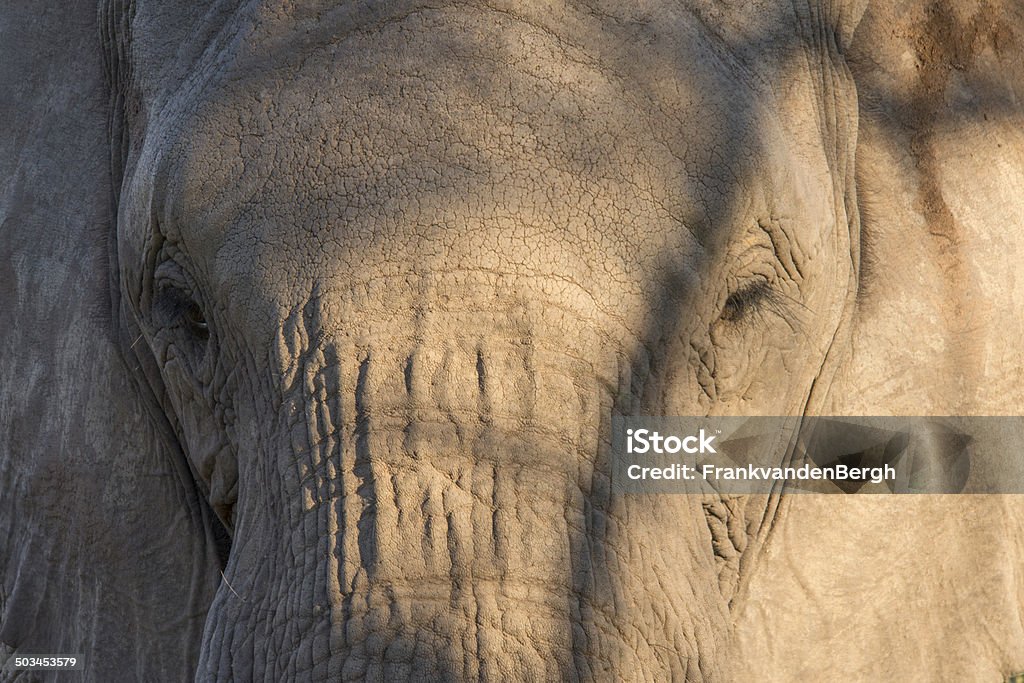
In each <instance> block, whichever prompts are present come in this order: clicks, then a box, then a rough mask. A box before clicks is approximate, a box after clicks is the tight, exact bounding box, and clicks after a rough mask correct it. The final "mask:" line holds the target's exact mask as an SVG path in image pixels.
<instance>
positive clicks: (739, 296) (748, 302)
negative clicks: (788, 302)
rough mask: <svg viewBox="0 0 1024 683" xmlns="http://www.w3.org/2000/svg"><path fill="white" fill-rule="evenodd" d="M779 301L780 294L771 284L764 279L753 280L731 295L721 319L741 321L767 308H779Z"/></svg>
mask: <svg viewBox="0 0 1024 683" xmlns="http://www.w3.org/2000/svg"><path fill="white" fill-rule="evenodd" d="M779 303H780V302H779V295H778V293H777V292H776V291H775V290H774V289H773V288H772V286H771V285H770V284H768V283H767V282H764V281H758V282H752V283H749V284H746V285H743V286H742V287H740V288H739V289H737V290H736V291H735V292H733V293H732V294H730V295H729V297H728V298H727V299H726V300H725V305H724V306H723V307H722V314H721V319H722V320H725V321H727V322H739V321H740V320H743V319H744V318H747V317H749V316H751V315H754V314H757V313H760V312H761V311H763V310H764V309H765V308H770V309H777V308H778V307H779Z"/></svg>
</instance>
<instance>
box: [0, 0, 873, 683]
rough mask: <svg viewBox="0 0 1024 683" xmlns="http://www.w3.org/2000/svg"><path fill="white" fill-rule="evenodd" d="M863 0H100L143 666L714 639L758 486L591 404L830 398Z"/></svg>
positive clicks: (651, 655)
mask: <svg viewBox="0 0 1024 683" xmlns="http://www.w3.org/2000/svg"><path fill="white" fill-rule="evenodd" d="M862 4H863V3H860V2H850V3H844V2H820V3H819V2H813V1H811V0H801V1H798V2H793V3H768V2H764V3H762V2H754V3H732V2H726V3H710V2H709V3H704V2H701V1H698V0H694V1H692V2H685V3H674V2H642V3H638V4H631V3H627V4H626V5H620V4H617V3H606V2H603V1H601V0H581V1H578V2H577V1H566V2H552V3H549V2H532V1H531V2H526V3H504V2H492V3H478V2H471V3H443V2H442V3H423V2H418V1H413V0H407V1H402V2H394V3H387V4H384V5H382V4H380V3H373V2H353V3H340V4H335V3H318V2H309V3H293V2H283V1H281V2H278V1H270V0H253V1H251V2H244V3H213V4H211V5H210V6H208V7H199V6H197V5H195V4H194V3H187V2H179V1H177V0H174V1H168V0H161V1H160V2H156V1H151V0H135V1H134V2H130V3H121V2H116V1H112V2H109V3H107V2H105V3H103V5H102V7H101V10H100V13H99V15H98V19H96V21H97V22H98V23H99V28H100V31H99V33H100V35H101V37H102V40H101V41H100V42H101V43H102V45H101V47H102V56H103V69H104V73H105V75H106V85H105V87H104V89H102V90H101V91H100V92H102V94H103V96H102V97H99V98H97V99H95V100H90V101H91V102H92V103H93V105H96V107H97V109H98V110H99V111H102V112H103V113H104V114H103V115H106V114H109V119H108V120H107V121H106V122H107V123H108V124H109V126H108V127H106V128H104V132H105V133H108V134H109V137H108V139H107V140H106V141H105V142H106V144H107V145H108V146H107V149H108V151H109V159H110V162H109V171H108V172H109V177H107V176H103V182H109V186H110V188H111V190H112V191H111V195H112V202H111V207H112V208H109V209H108V210H109V211H110V213H109V215H106V217H107V218H108V219H109V221H110V230H109V232H107V233H104V236H103V239H102V240H100V243H101V244H102V245H104V249H105V250H106V251H105V252H104V254H103V258H102V259H99V261H101V262H102V263H103V264H105V268H106V269H105V270H104V274H105V276H106V275H109V280H108V279H107V278H106V277H104V282H105V283H107V282H109V290H108V295H107V298H106V299H102V300H101V305H105V306H106V309H105V312H104V314H103V315H104V316H105V317H104V320H105V321H106V322H105V323H104V324H105V327H103V329H104V330H105V334H107V335H109V336H110V337H111V338H113V339H116V340H117V341H116V349H117V356H116V358H117V359H118V360H117V361H116V362H114V361H111V363H113V365H112V367H114V368H115V370H111V372H115V371H116V372H118V373H121V374H120V375H118V376H119V377H125V378H128V379H130V380H131V383H130V386H131V389H130V390H129V389H125V391H126V392H134V393H131V394H130V395H132V396H134V397H136V399H135V400H133V401H131V402H130V405H128V406H122V407H121V408H120V410H122V411H123V412H125V411H126V414H130V415H132V420H135V421H136V422H133V424H136V423H137V425H136V427H133V429H135V430H136V431H135V432H132V434H136V433H137V436H134V437H132V438H133V439H135V440H134V441H131V443H134V444H138V443H142V444H152V446H151V448H148V449H145V450H146V452H152V453H155V454H157V456H159V457H157V456H153V459H152V460H151V461H150V460H147V461H146V462H152V464H151V465H150V466H151V467H152V468H154V471H156V470H157V469H159V471H160V472H161V473H162V474H161V477H162V478H161V479H160V484H159V487H160V488H159V490H160V491H161V492H162V493H161V495H162V498H161V499H160V500H159V501H158V502H154V503H153V505H152V507H151V508H149V509H152V510H157V509H159V514H158V516H157V519H158V520H162V521H161V523H163V524H166V528H167V529H169V530H170V531H168V532H167V533H168V534H171V535H173V537H174V538H176V539H184V538H190V539H193V540H192V541H189V543H190V544H191V545H189V544H188V543H185V542H184V541H180V540H179V541H175V543H177V545H174V544H173V543H169V544H166V545H161V544H160V543H159V542H158V541H157V540H156V537H155V536H153V540H152V542H151V543H150V544H149V545H147V546H146V547H147V548H156V550H153V551H151V552H150V555H151V559H153V561H155V562H160V561H167V562H170V563H171V564H173V567H174V568H175V569H173V571H172V570H171V569H168V570H167V574H168V576H169V577H170V578H171V579H176V580H178V581H179V582H180V581H181V576H183V575H184V576H187V577H188V580H187V581H188V582H187V583H183V584H181V585H188V586H190V587H191V589H190V593H189V598H188V599H187V600H183V601H182V602H183V603H184V604H185V607H184V608H181V609H180V611H179V612H178V613H177V617H175V619H172V620H171V621H172V622H173V623H176V624H178V626H173V625H171V626H167V625H166V624H165V626H163V627H161V628H155V627H154V629H155V631H154V632H159V634H160V635H159V638H158V642H159V643H161V648H172V649H173V647H180V648H181V649H182V651H183V652H185V654H184V655H182V656H181V661H177V660H175V664H173V665H172V664H167V665H166V666H167V668H166V669H164V671H190V670H191V669H190V668H189V667H195V666H196V662H197V661H198V674H197V676H198V677H199V678H200V679H202V680H227V679H238V680H257V679H259V680H283V679H303V680H327V679H328V678H331V677H337V676H338V675H340V676H341V677H342V678H344V679H346V680H348V679H358V678H368V679H371V680H392V679H396V678H402V677H408V678H416V679H435V678H442V679H444V678H451V679H462V678H467V679H473V678H487V679H521V680H539V679H605V678H616V677H623V676H627V677H629V676H632V677H635V678H645V679H647V678H651V679H662V678H669V677H671V678H673V679H678V680H702V679H707V680H712V679H715V678H717V677H720V675H721V672H722V667H723V666H724V664H723V662H724V660H725V658H726V657H727V654H726V653H727V651H728V647H729V646H728V644H727V643H726V642H725V641H726V639H727V636H728V634H729V632H730V627H731V626H730V624H731V620H732V619H733V617H732V612H731V610H732V609H733V607H734V604H733V601H734V597H735V596H736V595H737V593H738V591H739V590H740V588H741V586H742V584H743V582H744V581H745V580H746V578H745V577H747V576H748V575H749V573H750V570H751V567H753V566H754V561H755V560H756V558H757V553H758V549H759V548H760V546H761V544H762V542H763V540H764V538H765V534H766V533H767V531H768V530H769V529H771V527H772V525H773V523H774V518H775V514H776V511H777V508H778V497H777V496H773V497H751V498H739V499H727V498H719V497H697V496H674V497H665V498H662V499H657V500H654V499H651V498H648V497H643V496H634V497H628V498H627V497H623V496H617V495H615V494H614V493H613V492H612V491H611V489H610V484H609V478H608V477H609V469H608V452H609V441H610V420H611V415H612V414H613V413H622V414H644V415H698V416H702V415H725V414H737V415H773V414H774V415H801V414H805V413H813V412H815V411H817V410H818V409H819V407H820V406H821V405H823V404H825V403H826V402H827V401H829V399H830V393H831V391H832V389H833V379H834V377H835V376H836V373H837V368H838V367H839V365H840V363H841V361H842V360H843V359H844V358H846V355H845V354H847V352H848V344H847V340H848V338H849V334H850V331H849V330H850V325H851V319H852V316H853V312H854V310H855V304H856V301H857V295H858V289H859V287H860V281H861V270H862V269H861V265H860V261H861V258H860V240H861V225H860V216H859V210H858V201H857V199H858V192H857V188H856V187H855V169H854V161H855V150H856V145H857V126H858V120H857V119H858V104H857V95H856V91H855V89H854V86H853V81H852V79H851V76H850V72H849V69H848V67H847V65H846V62H845V58H844V50H845V49H846V47H847V45H848V43H849V41H850V38H851V35H852V33H853V30H854V28H855V26H856V24H857V21H858V19H859V17H860V14H861V12H862V11H863V7H862ZM82 21H83V22H84V23H88V21H92V19H90V20H88V21H87V20H85V19H83V20H82ZM104 98H105V99H104ZM97 103H98V104H97ZM97 182H98V181H97ZM100 215H104V214H102V212H100ZM97 300H100V299H99V298H98V297H97ZM120 359H123V365H122V361H121V360H120ZM104 362H106V361H104ZM104 367H106V366H104ZM126 381H127V380H126ZM122 400H123V399H122ZM109 429H110V430H111V432H114V431H116V430H118V429H120V427H119V426H118V425H116V424H115V425H110V426H109ZM168 463H170V464H168ZM168 472H175V473H177V474H176V475H175V477H170V476H169V475H168ZM139 476H140V477H141V476H142V475H139ZM175 501H177V504H178V505H180V510H187V513H186V512H180V513H179V512H177V511H176V510H177V509H176V508H174V507H173V506H174V504H175ZM133 509H138V508H133ZM141 509H147V508H146V507H145V505H143V506H142V508H141ZM211 511H212V514H208V513H210V512H211ZM183 545H184V546H187V548H188V549H189V550H188V552H189V553H192V554H191V555H188V554H186V555H185V556H184V558H183V557H182V556H180V555H175V553H173V552H169V551H168V547H171V548H179V549H180V548H182V547H183ZM190 558H192V559H190ZM15 564H16V563H15V562H13V561H12V564H11V565H10V566H12V567H13V566H15ZM17 566H18V567H21V566H24V562H23V563H22V564H18V565H17ZM168 566H171V565H168ZM183 566H185V567H188V566H191V567H192V569H191V570H189V569H187V568H186V569H182V567H183ZM12 572H13V570H11V569H10V568H8V573H12ZM19 576H21V574H19ZM21 580H23V581H29V580H30V579H29V578H28V577H27V574H26V577H25V578H23V579H21ZM138 581H143V579H138ZM165 589H168V590H171V591H174V590H178V589H177V588H176V587H175V584H174V583H173V581H172V582H171V583H170V587H169V588H168V587H167V586H165ZM24 593H25V591H24V590H23V591H21V592H20V594H21V595H24ZM162 595H163V594H162ZM0 598H3V595H0ZM161 601H162V602H161ZM154 602H160V604H164V605H168V604H171V603H173V600H172V599H170V598H168V597H167V596H166V595H164V597H162V598H160V601H158V600H156V599H155V598H154ZM10 604H12V605H15V606H16V608H17V610H20V614H22V615H25V614H31V613H33V612H32V610H33V609H34V608H33V607H32V606H31V605H28V604H27V603H24V602H15V601H11V603H10ZM8 611H9V612H10V613H14V612H15V608H13V607H9V608H8ZM139 611H140V612H143V613H144V612H145V611H146V610H145V609H144V608H140V610H139ZM23 623H24V622H23ZM133 623H134V622H133ZM5 628H6V629H8V630H7V634H8V636H7V637H5V639H6V640H8V641H13V640H18V639H22V640H24V639H25V638H27V636H26V635H25V633H26V632H20V631H18V629H17V627H15V626H11V625H9V624H5ZM142 631H145V629H142ZM183 634H184V635H183ZM175 639H177V640H175ZM182 641H185V644H184V645H182V644H181V643H182ZM168 643H176V644H175V645H168ZM174 667H178V668H177V669H175V668H174Z"/></svg>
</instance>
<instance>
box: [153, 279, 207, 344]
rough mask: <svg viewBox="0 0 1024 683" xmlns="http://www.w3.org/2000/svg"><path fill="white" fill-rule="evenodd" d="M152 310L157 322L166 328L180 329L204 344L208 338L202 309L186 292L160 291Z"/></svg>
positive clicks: (177, 290)
mask: <svg viewBox="0 0 1024 683" xmlns="http://www.w3.org/2000/svg"><path fill="white" fill-rule="evenodd" d="M154 310H155V313H156V317H157V322H158V323H159V324H161V325H163V326H166V327H180V328H183V329H184V330H185V331H186V332H188V333H189V335H191V336H192V337H193V338H194V339H196V340H197V341H200V342H205V341H206V340H207V339H209V337H210V325H209V323H207V322H206V316H205V315H204V314H203V309H202V307H201V306H200V305H199V304H198V303H196V301H195V300H194V299H193V298H192V297H191V296H189V295H188V294H187V293H186V292H184V291H182V290H181V289H179V288H177V287H163V288H161V289H160V291H159V293H158V295H157V297H156V300H155V306H154Z"/></svg>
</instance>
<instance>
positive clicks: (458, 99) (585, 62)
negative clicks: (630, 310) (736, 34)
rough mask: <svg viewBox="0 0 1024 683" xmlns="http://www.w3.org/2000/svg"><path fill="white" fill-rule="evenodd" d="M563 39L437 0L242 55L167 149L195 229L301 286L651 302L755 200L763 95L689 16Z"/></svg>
mask: <svg viewBox="0 0 1024 683" xmlns="http://www.w3.org/2000/svg"><path fill="white" fill-rule="evenodd" d="M570 38H575V41H574V40H571V39H563V38H562V37H560V36H558V35H556V34H554V33H552V32H551V31H549V30H547V29H544V28H541V27H538V26H536V25H533V24H530V23H527V22H524V21H521V20H519V19H516V18H511V17H508V16H507V15H504V14H501V13H493V12H487V13H480V12H477V13H474V12H460V13H451V12H445V11H423V12H419V13H417V14H416V15H413V16H407V17H406V18H404V19H403V20H402V21H400V22H394V23H391V24H385V25H384V26H382V27H380V28H379V29H378V30H375V31H372V32H357V33H355V34H350V35H347V36H346V37H344V38H343V39H342V40H339V41H336V42H331V41H328V42H327V43H325V44H321V45H317V46H316V47H314V48H309V51H308V52H307V53H305V54H303V55H302V59H300V60H297V61H296V60H294V59H288V60H284V63H283V64H280V65H276V64H275V62H274V61H271V60H270V59H269V57H268V56H267V55H266V54H262V55H261V56H259V58H257V57H256V56H255V52H251V53H249V54H246V55H241V56H239V57H238V59H237V60H236V63H235V65H234V66H233V67H232V69H231V70H230V72H229V73H228V74H227V75H226V76H225V77H224V78H223V79H222V80H221V81H220V82H218V83H217V84H216V86H215V87H208V88H207V89H206V90H205V92H204V95H203V96H202V99H201V101H200V102H198V104H195V105H194V106H193V107H192V112H191V113H190V114H189V115H188V117H187V122H186V123H185V124H184V125H182V126H181V127H180V128H179V130H182V131H185V132H184V133H183V134H181V135H180V136H179V138H178V139H177V140H176V141H175V144H174V147H173V150H172V151H171V153H170V154H168V155H167V158H168V159H170V163H169V164H167V168H168V169H169V173H168V183H167V187H168V192H167V201H168V203H169V204H170V205H171V207H172V209H173V213H174V215H175V221H174V222H175V223H176V224H177V225H178V226H179V227H178V229H179V230H180V231H181V233H182V234H181V240H182V242H183V243H184V244H186V245H187V247H188V248H189V251H190V252H191V254H192V256H193V257H194V258H196V259H198V260H203V259H207V260H208V262H207V263H205V264H204V265H205V267H206V268H208V269H209V270H210V271H212V273H213V274H214V275H216V276H218V277H219V278H225V277H227V278H230V279H237V278H239V277H241V278H243V279H246V280H250V281H251V279H252V278H253V277H256V278H258V279H263V275H264V273H266V272H272V273H273V276H274V277H275V278H280V277H281V265H280V264H281V257H282V255H283V254H284V255H287V254H290V255H291V260H292V261H294V262H295V263H301V264H302V268H301V269H299V270H298V271H297V272H295V273H294V274H293V275H294V277H295V278H296V279H303V280H307V281H308V279H309V277H310V276H313V277H319V276H321V275H323V274H324V273H327V272H329V273H331V274H332V275H333V276H335V277H338V278H342V279H347V280H359V279H361V278H363V277H371V276H372V277H379V276H381V275H382V274H389V273H390V274H394V275H396V276H403V275H405V274H406V272H407V271H417V272H420V271H423V270H427V269H434V268H437V269H448V270H456V269H467V270H490V271H498V272H510V271H511V272H516V273H520V274H529V275H535V276H540V277H543V276H550V277H552V278H558V279H562V280H570V281H573V282H575V283H577V284H580V285H581V286H587V287H588V288H589V289H590V290H591V291H600V290H601V289H602V288H603V289H606V290H607V291H608V292H609V296H614V297H619V296H623V295H628V294H629V293H630V291H631V290H632V292H633V293H635V294H636V295H637V296H642V295H643V289H644V286H645V282H643V281H641V279H640V278H639V277H638V275H637V274H638V273H644V274H647V275H649V274H650V273H651V272H652V268H656V267H657V265H658V262H659V261H664V260H665V255H666V254H670V255H671V259H670V260H671V261H672V262H673V264H674V265H677V264H678V263H680V262H685V261H687V259H691V260H692V259H693V258H695V257H696V256H698V255H699V254H700V253H702V252H703V251H704V246H706V244H707V243H708V242H710V241H713V238H714V235H711V234H710V226H711V224H712V223H713V222H714V221H712V216H711V214H712V213H713V212H717V213H718V215H716V216H714V218H716V219H719V220H718V221H717V222H718V223H719V224H720V225H721V224H722V223H723V221H721V220H720V219H721V218H722V206H721V204H722V202H723V199H722V197H723V194H724V193H726V192H734V193H739V192H743V193H746V194H747V195H749V194H750V192H751V191H750V188H749V187H747V186H745V185H743V184H742V183H739V182H738V179H739V178H740V177H741V176H743V175H744V173H745V171H743V167H744V166H750V164H751V163H752V160H754V159H756V157H757V153H756V149H757V148H758V146H759V145H760V143H759V142H758V139H757V132H756V128H757V127H756V126H751V125H749V123H750V118H751V117H752V109H753V105H752V102H753V100H754V94H753V89H752V88H751V87H750V86H749V85H748V83H747V81H745V80H744V79H743V78H742V77H741V75H740V74H739V73H737V72H736V71H734V70H730V68H728V66H727V65H726V64H725V63H724V62H723V61H722V60H721V57H720V56H719V55H717V54H715V53H714V51H713V49H712V47H710V46H709V44H708V43H707V42H706V41H705V39H704V37H703V36H702V35H701V34H700V33H699V32H698V31H696V30H694V29H692V28H691V27H690V26H689V25H685V26H683V27H682V28H681V29H680V30H677V31H676V34H675V35H674V37H673V40H672V41H671V43H667V42H666V43H665V44H660V43H659V42H658V38H657V37H656V36H655V37H650V41H653V42H651V43H649V44H647V45H638V46H630V45H628V44H626V43H624V42H621V41H620V42H618V43H616V42H615V41H611V42H609V39H608V37H607V36H604V40H603V42H602V50H601V51H598V50H596V49H593V50H591V49H588V40H590V39H594V40H596V37H593V36H590V37H588V35H587V34H586V32H585V31H581V32H577V35H575V36H571V37H570ZM609 45H612V46H615V47H614V49H609ZM735 203H736V204H737V205H749V203H750V202H749V201H747V202H742V201H737V202H735ZM726 223H727V222H726ZM726 227H728V226H726ZM666 267H667V266H666ZM240 271H245V272H240ZM299 271H301V272H299ZM602 282H603V283H604V284H605V285H607V286H603V285H602ZM296 284H298V283H296Z"/></svg>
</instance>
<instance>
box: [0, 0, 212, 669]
mask: <svg viewBox="0 0 1024 683" xmlns="http://www.w3.org/2000/svg"><path fill="white" fill-rule="evenodd" d="M90 5H91V3H68V4H66V5H62V6H60V8H59V9H58V8H57V7H56V6H52V7H50V8H49V9H42V8H41V6H39V5H35V4H32V3H7V4H6V5H5V7H4V8H3V9H2V10H0V12H2V16H0V90H2V91H3V92H4V95H5V96H4V97H3V98H2V100H0V120H2V121H3V123H4V125H3V130H2V135H0V320H3V321H4V324H3V326H2V328H0V329H2V332H0V643H2V644H0V667H4V674H8V675H9V673H10V672H9V669H10V668H11V667H12V665H13V661H12V660H11V659H10V655H12V654H14V653H66V654H76V655H80V656H82V657H83V658H84V669H85V671H84V673H85V678H86V679H87V680H100V681H115V680H186V679H191V678H192V676H193V675H194V670H195V663H196V660H197V656H198V648H199V643H200V641H201V633H202V629H203V625H204V621H205V614H206V609H207V606H208V605H209V603H210V601H211V600H212V597H213V595H214V592H215V589H216V587H217V584H218V581H219V574H218V570H219V568H220V560H219V557H218V552H217V540H216V538H215V532H214V531H213V530H214V529H216V528H217V527H216V524H215V523H214V522H213V521H212V515H211V513H210V511H209V509H208V508H207V507H206V505H205V503H204V502H203V501H202V500H201V498H200V497H199V496H198V495H197V493H196V490H195V487H194V484H193V482H192V478H191V475H190V474H189V472H188V469H187V467H185V466H184V465H183V461H182V459H181V455H180V452H179V449H177V448H176V446H175V442H174V440H173V438H169V437H168V436H167V434H166V430H165V428H164V427H162V426H161V422H160V420H159V414H158V413H156V412H155V411H149V410H148V409H147V408H146V406H151V405H154V403H155V402H154V401H153V400H152V399H151V398H150V397H147V396H146V395H145V390H144V388H143V387H140V386H139V385H138V384H137V383H136V381H135V380H134V379H133V377H134V371H135V368H134V367H132V366H131V365H129V363H128V362H127V361H126V360H125V359H126V358H129V357H131V356H130V354H128V353H125V349H126V347H127V346H130V340H129V341H128V343H127V344H125V343H123V342H122V339H121V337H122V333H121V332H119V331H118V330H119V327H118V326H117V325H116V324H115V322H114V321H115V320H116V319H117V316H115V315H114V314H113V311H114V309H115V307H116V306H117V305H118V303H117V295H116V291H115V290H114V288H113V287H112V286H111V283H112V282H113V281H114V278H112V276H111V269H112V267H113V263H112V260H113V258H112V254H114V253H116V251H115V249H114V245H113V244H112V241H113V235H114V223H113V211H114V209H113V201H112V197H114V189H113V187H112V184H113V181H112V177H113V176H114V175H116V170H115V168H116V160H117V159H118V158H119V156H120V155H119V153H112V152H114V151H115V150H114V146H113V145H112V144H111V140H110V134H109V130H111V116H110V111H111V109H112V105H113V103H114V101H115V98H112V96H111V90H110V87H109V86H108V78H107V77H106V73H105V71H106V60H105V58H104V39H103V36H104V35H105V33H106V31H105V30H104V29H103V27H101V25H100V24H101V23H102V21H103V18H102V14H99V15H98V14H97V12H96V9H95V6H94V5H93V6H91V7H90ZM5 660H6V661H5ZM5 677H6V676H5V675H0V678H5Z"/></svg>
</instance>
